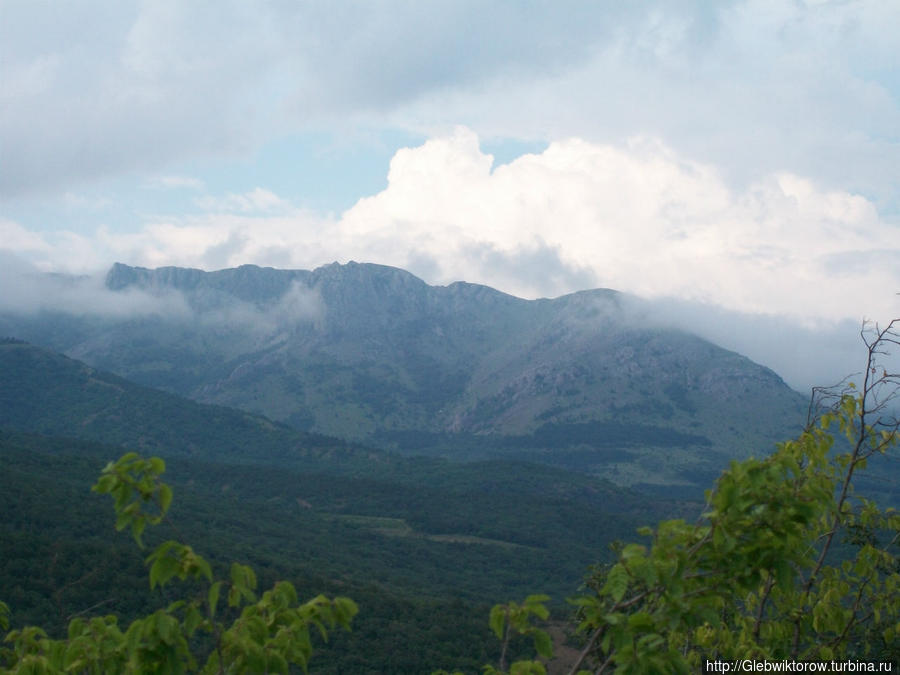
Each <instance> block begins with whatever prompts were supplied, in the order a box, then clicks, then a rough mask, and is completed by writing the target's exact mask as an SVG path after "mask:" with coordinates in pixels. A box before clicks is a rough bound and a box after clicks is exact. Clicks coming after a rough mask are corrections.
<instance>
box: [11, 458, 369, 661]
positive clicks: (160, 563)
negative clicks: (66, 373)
mask: <svg viewBox="0 0 900 675" xmlns="http://www.w3.org/2000/svg"><path fill="white" fill-rule="evenodd" d="M164 471H165V463H164V462H163V460H161V459H160V458H158V457H152V458H150V459H143V458H141V457H140V456H138V455H137V454H136V453H128V454H126V455H124V456H123V457H121V458H120V459H119V460H118V461H117V462H115V463H110V464H109V465H107V466H106V468H105V469H104V470H103V473H102V474H101V476H100V478H99V480H98V481H97V483H96V484H95V485H94V487H93V490H94V491H96V492H99V493H102V494H109V495H110V496H111V497H112V498H113V500H114V506H115V511H116V529H117V530H123V529H125V528H131V532H132V535H133V536H134V539H135V541H136V542H137V544H138V546H140V547H142V548H143V543H142V534H143V532H144V530H145V528H146V526H147V525H148V524H151V525H157V524H159V523H160V522H162V521H163V520H167V516H166V514H167V512H168V510H169V505H170V504H171V501H172V490H171V488H169V486H168V485H166V484H165V483H163V482H162V481H161V480H160V476H161V475H162V474H163V472H164ZM170 524H171V523H170ZM171 525H172V526H173V527H174V524H171ZM146 562H147V564H148V565H149V567H150V574H149V576H150V587H151V589H152V588H154V587H156V586H164V585H166V584H168V583H169V582H170V581H171V580H172V579H173V578H174V577H178V578H179V579H181V580H185V579H196V580H198V581H199V582H201V583H205V584H206V587H205V590H204V592H203V593H202V595H201V596H200V597H196V598H189V599H181V600H178V601H176V602H173V603H171V604H170V605H169V606H168V607H166V608H165V609H161V610H159V611H157V612H154V613H153V614H151V615H150V616H147V617H144V618H142V619H137V620H135V621H134V622H132V623H131V625H130V626H128V628H127V629H126V630H124V631H123V630H122V629H121V628H120V627H119V625H118V622H117V619H116V617H115V616H105V617H96V618H92V619H82V618H75V619H73V620H72V621H71V622H70V623H69V626H68V638H67V639H64V640H53V639H51V638H49V637H48V636H47V634H46V632H45V631H44V630H43V629H41V628H38V627H35V626H29V627H27V628H23V629H22V630H14V631H11V632H10V633H9V634H8V635H7V636H6V639H5V640H4V642H5V643H7V644H10V645H11V648H5V649H3V650H2V651H0V664H3V663H5V665H6V666H7V667H8V668H9V672H14V673H61V672H79V673H110V672H123V673H183V672H187V671H197V670H199V671H201V672H204V673H233V672H259V673H262V672H267V673H287V672H288V671H289V668H290V665H291V664H293V665H298V666H300V667H302V668H303V669H304V670H306V667H307V664H308V663H309V659H310V657H311V655H312V651H313V648H312V636H311V633H312V632H313V631H314V630H316V631H317V632H318V633H319V634H320V635H321V637H322V638H323V639H327V637H328V631H329V630H332V629H333V628H335V627H336V626H341V627H343V628H347V629H349V627H350V622H351V619H352V618H353V616H354V615H355V614H356V612H357V608H356V605H355V604H354V603H353V601H352V600H350V599H348V598H342V597H337V598H333V599H329V598H326V597H325V596H321V595H320V596H318V597H316V598H313V599H312V600H309V601H307V602H305V603H302V604H300V603H298V599H297V593H296V590H295V589H294V587H293V585H292V584H290V583H289V582H286V581H280V582H278V583H276V584H275V586H274V587H273V588H272V589H271V590H268V591H266V592H265V593H263V594H262V596H261V597H258V596H257V595H256V575H255V573H254V572H253V570H252V569H251V568H250V567H247V566H245V565H240V564H238V563H233V564H232V565H231V570H230V574H229V577H228V579H221V580H216V581H214V580H213V574H212V568H211V566H210V564H209V563H208V562H207V561H206V560H204V559H203V558H202V557H201V556H200V555H198V554H197V553H196V552H194V550H193V549H192V548H191V547H190V546H188V545H186V544H182V543H180V542H177V541H174V540H170V541H166V542H163V543H162V544H160V545H159V546H157V547H156V549H155V550H154V551H153V552H152V553H151V554H150V555H149V556H148V557H147V559H146ZM8 612H9V609H8V607H7V606H6V605H5V604H3V603H0V628H3V629H4V630H6V629H7V628H8V619H7V617H8ZM235 615H237V616H235ZM204 636H205V638H206V639H203V638H204ZM201 652H202V653H201Z"/></svg>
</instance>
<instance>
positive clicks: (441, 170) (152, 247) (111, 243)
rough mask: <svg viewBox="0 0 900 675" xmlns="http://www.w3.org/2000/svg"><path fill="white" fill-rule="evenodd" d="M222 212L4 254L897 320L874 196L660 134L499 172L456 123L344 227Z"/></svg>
mask: <svg viewBox="0 0 900 675" xmlns="http://www.w3.org/2000/svg"><path fill="white" fill-rule="evenodd" d="M209 206H210V207H211V208H213V211H212V212H210V213H208V214H205V215H199V216H193V217H180V218H179V217H172V218H170V219H166V220H152V221H151V222H148V223H147V224H146V225H145V226H143V227H142V228H141V229H140V230H139V231H137V232H133V233H127V234H123V233H117V232H113V231H110V230H108V229H103V228H101V229H100V230H98V232H97V234H96V236H94V237H84V236H80V235H75V234H72V233H68V234H66V235H65V236H63V235H62V234H60V233H57V234H56V235H54V237H55V239H56V241H55V242H54V241H53V240H51V239H50V238H49V237H42V236H37V235H29V234H28V233H26V232H25V231H24V230H23V228H21V227H18V226H16V225H15V224H14V223H13V224H10V223H7V224H6V225H5V227H6V228H7V229H9V230H10V231H11V232H13V233H14V234H15V236H14V237H13V243H12V244H6V245H5V246H6V247H7V248H11V249H12V250H23V251H26V250H27V251H29V256H30V258H29V259H31V260H34V261H37V262H39V263H40V265H41V266H42V267H43V268H52V267H53V266H54V262H55V263H56V264H58V263H59V262H60V261H64V260H70V259H71V254H70V252H71V251H72V250H79V251H83V252H84V253H83V256H79V257H78V258H76V259H77V260H82V261H90V262H93V263H100V262H101V261H103V260H104V259H105V260H106V264H109V263H111V262H112V261H113V260H124V261H126V262H130V263H132V264H140V265H145V266H149V267H155V266H161V265H173V264H174V265H182V266H198V267H210V266H214V267H228V266H236V265H240V264H244V263H248V262H251V263H256V264H261V265H274V266H279V267H301V268H312V267H316V266H318V265H320V264H323V263H325V262H328V261H331V260H340V261H346V260H350V259H356V260H366V261H372V262H379V263H383V264H391V265H396V266H399V267H404V268H411V269H413V270H415V271H416V272H419V273H421V274H423V276H424V277H425V278H426V280H427V281H429V282H431V283H449V282H451V281H455V280H459V279H464V280H466V281H471V282H478V283H485V284H488V285H492V286H495V287H499V288H500V289H501V290H505V291H507V292H510V293H513V294H516V295H521V296H525V297H535V296H540V295H559V294H562V293H566V292H570V291H575V290H580V289H582V288H584V287H585V286H605V287H610V288H614V289H618V290H622V291H627V292H630V293H634V294H637V295H640V296H643V297H646V298H662V297H677V298H681V299H685V300H693V301H698V302H702V303H707V304H710V305H714V306H720V307H724V308H728V309H732V310H735V311H738V312H749V313H755V314H773V315H783V316H793V317H797V318H799V319H802V320H830V321H839V320H843V319H847V318H852V319H853V320H857V319H858V318H860V317H862V316H870V317H885V316H891V315H894V314H896V311H897V297H898V296H896V295H894V293H895V292H896V290H898V289H900V269H898V267H897V265H896V260H898V259H900V228H898V226H897V225H894V224H891V223H888V222H885V221H884V219H883V218H881V216H880V214H879V211H878V209H877V208H876V207H875V205H874V204H873V203H872V202H871V201H870V200H868V199H867V198H865V197H862V196H860V195H858V194H852V193H849V192H846V191H841V190H830V189H825V188H822V187H821V186H819V185H817V184H816V183H815V182H814V181H812V180H810V179H809V178H805V177H801V176H798V175H795V174H791V173H785V172H778V173H773V174H770V175H767V176H765V177H764V178H762V179H761V180H759V181H757V182H754V183H752V184H750V185H749V186H748V187H747V188H746V189H741V190H738V189H735V188H733V187H731V186H730V185H729V184H728V182H727V181H726V180H724V178H723V177H722V176H721V174H720V172H719V171H718V170H717V169H716V168H715V167H713V166H711V165H709V164H705V163H702V162H698V161H695V160H692V159H689V158H686V157H684V156H682V155H681V154H679V153H677V152H675V151H674V150H673V149H672V148H670V147H669V146H667V145H665V144H663V143H662V142H660V141H659V140H656V139H651V138H634V139H632V140H631V141H629V142H628V143H625V144H620V145H609V144H598V143H591V142H588V141H585V140H583V139H577V138H572V139H569V140H564V141H558V142H554V143H551V144H550V145H549V146H548V147H547V149H546V150H545V151H543V152H541V153H539V154H530V155H524V156H522V157H519V158H518V159H516V160H514V161H512V162H510V163H508V164H504V165H502V166H498V167H496V168H494V167H493V165H492V158H491V156H490V155H486V154H485V153H483V152H482V151H481V149H480V147H479V140H478V137H477V136H476V134H474V133H473V132H472V131H471V130H468V129H465V128H457V129H456V130H455V131H454V132H453V133H451V134H449V135H446V136H441V137H436V138H432V139H431V140H429V141H427V142H426V143H424V144H423V145H421V146H419V147H416V148H404V149H401V150H399V151H398V152H397V153H396V155H395V156H394V158H393V160H392V161H391V164H390V169H389V174H388V186H387V188H386V189H385V190H383V191H382V192H380V193H378V194H375V195H372V196H370V197H366V198H363V199H361V200H359V202H358V203H357V204H356V205H355V206H353V207H352V208H351V209H349V210H348V211H346V212H345V213H343V214H342V215H341V216H340V217H334V218H324V217H322V216H320V215H317V214H315V213H311V212H307V211H303V210H300V209H296V208H293V207H291V205H289V204H287V203H286V201H285V200H283V199H282V198H280V197H278V196H277V195H275V194H273V193H272V192H270V191H268V190H265V189H262V188H260V189H257V190H255V191H253V192H251V193H248V194H245V195H227V196H225V197H224V198H222V199H220V200H219V201H217V202H210V204H209ZM16 242H18V243H16ZM63 245H64V246H65V248H63Z"/></svg>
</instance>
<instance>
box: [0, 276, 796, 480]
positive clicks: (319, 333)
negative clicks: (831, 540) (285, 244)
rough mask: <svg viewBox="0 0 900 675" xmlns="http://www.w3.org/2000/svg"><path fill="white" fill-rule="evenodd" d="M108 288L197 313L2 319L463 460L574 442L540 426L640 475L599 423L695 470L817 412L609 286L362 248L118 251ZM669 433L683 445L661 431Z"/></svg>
mask: <svg viewBox="0 0 900 675" xmlns="http://www.w3.org/2000/svg"><path fill="white" fill-rule="evenodd" d="M106 288H107V293H109V294H111V295H112V296H113V297H119V296H121V295H122V294H126V293H132V294H133V293H144V294H148V295H150V296H153V297H156V298H159V299H162V300H163V301H164V300H165V299H166V298H173V297H174V298H176V299H177V300H178V303H176V304H178V306H179V307H187V308H188V310H187V312H186V313H185V311H184V310H181V311H180V312H175V311H173V312H171V313H169V314H166V313H165V312H164V311H162V312H157V313H156V314H143V315H141V314H135V315H134V316H130V317H124V318H121V317H120V318H116V317H113V318H109V317H105V318H103V317H101V318H91V317H88V316H80V317H71V316H68V317H67V316H65V315H64V314H63V313H59V312H57V313H56V314H48V313H44V314H42V315H41V316H36V317H31V318H30V319H27V318H23V317H16V316H11V315H10V314H9V313H7V314H5V315H4V316H2V317H0V331H3V330H5V331H6V332H8V333H10V334H20V335H21V336H22V337H25V338H27V339H29V340H31V341H33V342H35V343H36V344H42V345H45V346H48V347H51V348H53V349H56V350H58V351H62V352H64V353H66V354H69V355H70V356H74V357H76V358H79V359H81V360H84V361H86V362H88V363H89V364H91V365H94V366H96V367H100V368H103V369H105V370H109V371H111V372H115V373H117V374H119V375H121V376H124V377H127V378H128V379H131V380H134V381H136V382H139V383H141V384H145V385H148V386H152V387H158V388H162V389H165V390H167V391H170V392H173V393H176V394H179V395H182V396H187V397H189V398H192V399H195V400H197V401H200V402H204V403H211V404H218V405H225V406H229V407H235V408H240V409H243V410H247V411H250V412H254V413H258V414H263V415H265V416H266V417H269V418H271V419H273V420H277V421H279V422H283V423H285V424H288V425H290V426H292V427H294V428H296V429H299V430H304V431H313V432H316V433H323V434H327V435H331V436H339V437H342V438H347V439H351V440H354V441H360V442H364V443H369V444H371V443H384V446H385V447H388V448H390V449H397V450H401V451H405V452H414V453H415V452H425V453H430V454H448V455H451V454H453V453H455V452H457V451H456V450H454V451H450V450H448V448H449V447H456V448H457V450H458V449H459V446H460V442H461V439H470V440H471V441H472V442H471V443H468V445H467V446H466V448H465V450H464V452H461V453H459V454H460V456H466V457H470V458H471V457H477V456H480V457H490V456H509V454H510V453H511V452H512V453H513V454H515V452H514V451H513V450H512V449H511V447H512V446H511V445H510V443H509V442H508V441H509V439H510V438H517V437H518V438H526V437H527V438H529V439H533V438H534V437H535V435H537V436H536V437H548V436H547V433H548V430H553V432H554V433H553V434H551V436H553V437H554V438H556V439H557V440H559V439H563V440H561V441H560V442H561V443H563V445H562V446H560V447H551V446H547V447H545V448H543V449H542V451H540V452H539V451H538V450H536V449H535V448H534V447H533V443H532V441H530V440H529V441H528V443H527V444H526V445H528V447H527V448H520V450H522V451H523V452H525V453H526V454H528V456H529V457H531V458H534V457H535V455H536V453H537V455H539V457H538V459H540V460H541V461H546V462H549V463H555V462H556V459H557V458H558V456H559V455H560V453H559V451H561V450H566V452H569V454H572V453H573V452H578V453H580V456H579V461H578V465H579V466H584V467H587V470H589V471H591V472H594V473H609V474H610V475H612V476H614V477H615V478H616V479H617V480H618V481H620V482H623V483H629V482H634V481H636V480H639V479H640V475H639V474H640V473H641V471H642V470H637V468H636V467H635V462H634V461H631V460H629V461H627V462H625V461H622V462H619V461H615V458H614V457H612V456H610V453H609V452H607V451H606V449H608V447H609V443H608V442H606V440H605V439H600V440H598V442H597V443H594V444H591V443H586V442H585V439H584V434H583V433H582V430H583V429H584V428H585V426H584V425H595V426H596V425H599V426H596V428H597V431H598V433H600V434H601V435H602V434H608V435H611V437H616V435H617V434H620V431H621V427H622V425H625V427H630V428H632V429H634V430H635V433H636V437H637V438H639V439H642V441H641V442H642V443H643V445H640V443H639V444H638V445H639V446H640V447H638V448H637V449H636V450H634V447H635V444H634V443H630V444H629V447H630V448H632V449H633V450H629V452H631V451H634V452H639V454H640V455H641V456H642V459H640V460H639V463H640V462H643V464H644V465H646V466H645V470H646V471H644V472H645V473H646V472H647V471H649V473H650V474H653V473H654V472H656V473H657V474H659V475H657V476H656V478H654V479H653V480H661V481H663V482H672V481H675V482H677V481H678V480H680V478H678V474H680V473H684V471H686V470H690V468H689V467H690V465H692V464H704V465H706V464H711V463H712V462H714V461H720V460H721V459H723V458H726V459H727V458H730V457H735V456H741V455H746V454H749V453H751V452H754V453H757V454H759V453H760V452H765V451H767V448H768V447H771V444H772V443H773V442H775V441H777V440H780V439H782V438H784V437H785V436H787V435H789V434H791V433H792V432H793V431H794V430H795V429H796V428H797V427H798V424H800V423H801V422H802V419H803V413H804V410H805V401H804V399H803V397H801V396H800V395H799V394H797V393H796V392H793V391H792V390H791V389H790V388H789V387H787V385H786V384H785V383H784V382H783V381H782V380H781V378H779V377H778V376H777V375H776V374H775V373H774V372H772V371H771V370H770V369H768V368H765V367H764V366H761V365H759V364H755V363H753V362H751V361H750V360H749V359H746V358H745V357H742V356H741V355H739V354H736V353H734V352H730V351H728V350H724V349H722V348H720V347H717V346H716V345H714V344H712V343H710V342H708V341H706V340H703V339H701V338H699V337H697V336H695V335H692V334H690V333H687V332H685V331H683V330H675V329H671V328H667V327H665V326H662V325H654V323H653V320H652V317H650V318H646V317H645V316H644V315H643V314H642V313H641V307H640V303H639V301H638V300H636V299H634V298H632V297H630V296H626V295H624V294H622V293H619V292H617V291H613V290H610V289H592V290H586V291H580V292H577V293H572V294H568V295H564V296H561V297H559V298H553V299H549V298H541V299H537V300H525V299H522V298H516V297H515V296H511V295H508V294H505V293H502V292H500V291H497V290H495V289H492V288H490V287H487V286H482V285H478V284H469V283H466V282H455V283H453V284H450V285H448V286H430V285H428V284H427V283H425V282H424V281H423V280H421V279H419V278H418V277H416V276H414V275H413V274H411V273H409V272H407V271H405V270H401V269H398V268H393V267H389V266H385V265H376V264H372V263H356V262H351V263H347V264H344V265H342V264H338V263H332V264H330V265H325V266H322V267H319V268H316V269H315V270H312V271H308V270H278V269H274V268H262V267H257V266H253V265H243V266H241V267H237V268H231V269H226V270H219V271H215V272H205V271H203V270H197V269H187V268H178V267H164V268H157V269H155V270H154V269H147V268H140V267H130V266H128V265H124V264H121V263H116V264H115V265H114V266H113V267H112V268H111V269H110V270H109V272H108V274H107V277H106ZM604 425H606V426H604ZM566 427H568V428H569V429H570V431H571V439H570V440H569V441H565V440H564V439H565V433H563V432H560V430H561V429H564V428H566ZM591 428H593V427H591ZM657 428H666V429H670V430H671V431H672V432H673V433H672V437H673V438H680V439H681V440H682V441H683V442H680V443H669V444H663V445H660V440H659V439H660V435H659V434H658V433H656V432H655V431H653V429H657ZM604 429H606V431H604ZM392 434H393V435H394V436H395V437H397V438H399V437H398V436H397V434H401V435H403V434H405V436H403V438H404V439H405V440H404V441H403V443H400V442H398V441H397V440H390V437H391V435H392ZM417 434H418V436H417ZM542 434H543V436H542ZM416 438H418V439H419V440H418V441H417V440H416ZM688 438H696V439H700V440H698V442H697V443H689V442H688V441H686V440H685V439H688ZM435 439H443V440H438V441H435ZM600 450H603V452H600ZM622 450H623V452H622V457H625V455H626V453H625V452H624V450H625V448H624V447H623V448H622ZM591 453H593V454H594V455H596V457H595V459H596V460H597V461H596V462H593V461H592V460H590V459H587V457H588V456H590V455H591ZM601 455H603V457H601ZM653 456H656V457H657V458H658V457H660V456H662V457H663V458H664V461H663V462H659V461H656V462H654V461H653V460H652V457H653ZM669 460H671V462H670V461H669ZM667 463H671V464H672V466H669V467H667V468H661V467H662V465H663V464H667ZM626 465H627V466H626ZM675 465H677V467H676V466H675Z"/></svg>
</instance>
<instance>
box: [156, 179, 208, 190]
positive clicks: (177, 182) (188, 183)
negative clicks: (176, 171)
mask: <svg viewBox="0 0 900 675" xmlns="http://www.w3.org/2000/svg"><path fill="white" fill-rule="evenodd" d="M144 185H145V187H148V188H150V189H154V190H179V189H182V190H202V189H204V188H205V187H206V185H205V183H204V182H203V181H202V180H200V179H199V178H193V177H191V176H155V177H153V178H149V179H147V180H146V181H145V182H144Z"/></svg>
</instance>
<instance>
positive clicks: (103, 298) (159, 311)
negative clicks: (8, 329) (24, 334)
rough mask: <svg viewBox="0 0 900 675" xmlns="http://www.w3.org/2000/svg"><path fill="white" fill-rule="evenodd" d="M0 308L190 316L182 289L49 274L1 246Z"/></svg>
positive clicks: (100, 277) (120, 316)
mask: <svg viewBox="0 0 900 675" xmlns="http://www.w3.org/2000/svg"><path fill="white" fill-rule="evenodd" d="M0 287H2V288H3V293H2V294H0V311H2V312H12V313H14V314H25V315H35V314H39V313H42V312H59V313H63V314H72V315H86V316H95V317H102V318H109V319H125V318H130V317H135V316H158V317H166V318H176V319H184V318H187V317H188V316H190V313H191V312H190V310H189V308H188V305H187V303H186V302H185V300H184V298H183V297H182V296H181V294H180V293H175V292H166V293H148V292H146V291H141V290H138V289H126V290H125V291H123V292H113V291H110V290H109V289H107V288H106V287H105V285H104V277H103V275H99V274H97V275H90V276H87V275H84V276H70V275H60V274H48V273H45V272H42V271H40V270H38V269H36V268H34V267H33V266H31V265H29V264H28V263H27V262H26V261H24V260H22V259H21V258H19V257H17V256H15V255H12V254H9V253H7V252H4V251H2V250H0Z"/></svg>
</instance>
